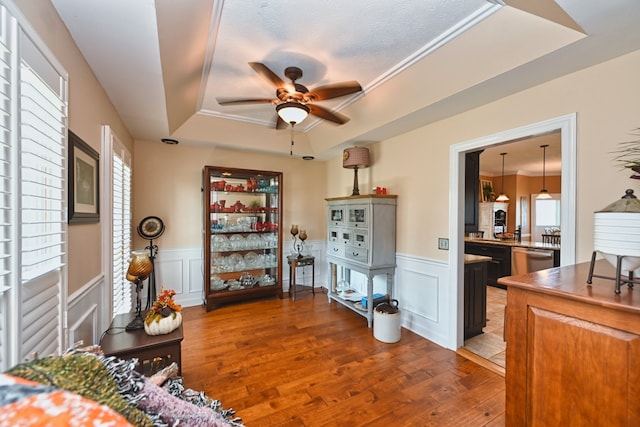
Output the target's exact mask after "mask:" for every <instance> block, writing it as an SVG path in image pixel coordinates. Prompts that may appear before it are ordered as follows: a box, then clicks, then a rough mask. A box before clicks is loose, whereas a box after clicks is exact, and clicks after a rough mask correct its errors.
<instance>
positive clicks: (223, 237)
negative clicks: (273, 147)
mask: <svg viewBox="0 0 640 427" xmlns="http://www.w3.org/2000/svg"><path fill="white" fill-rule="evenodd" d="M281 184H282V173H280V172H267V171H259V170H249V169H234V168H225V167H218V166H205V167H204V169H203V193H204V286H205V297H206V301H205V305H206V309H207V311H210V310H212V309H213V308H215V307H216V306H218V305H220V304H224V303H226V302H232V301H240V300H245V299H253V298H259V297H266V296H273V295H278V296H279V297H280V298H282V256H281V253H282V249H281V248H282V229H281V224H282V196H281V195H282V186H281Z"/></svg>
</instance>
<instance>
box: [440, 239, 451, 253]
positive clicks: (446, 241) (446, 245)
mask: <svg viewBox="0 0 640 427" xmlns="http://www.w3.org/2000/svg"><path fill="white" fill-rule="evenodd" d="M438 249H441V250H443V251H448V250H449V239H447V238H444V237H439V238H438Z"/></svg>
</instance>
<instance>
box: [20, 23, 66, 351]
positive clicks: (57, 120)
mask: <svg viewBox="0 0 640 427" xmlns="http://www.w3.org/2000/svg"><path fill="white" fill-rule="evenodd" d="M20 47H21V50H20V89H19V91H20V112H19V117H20V153H21V160H20V161H21V168H20V174H21V176H20V183H21V189H20V193H21V198H20V199H21V206H20V212H21V261H20V262H21V267H22V268H21V282H22V285H23V287H22V310H23V313H24V314H23V324H22V354H21V357H23V358H24V357H27V356H29V355H32V354H34V353H37V354H41V355H46V354H51V353H55V352H60V351H61V350H62V346H63V344H64V343H63V336H64V330H63V328H62V323H63V322H62V304H61V302H62V298H63V297H65V296H66V295H65V294H66V286H65V285H66V278H65V276H66V274H64V273H65V272H66V271H64V270H63V267H64V264H65V261H66V255H65V251H66V231H67V229H66V221H67V215H66V194H67V192H66V184H67V181H66V151H65V148H66V120H67V117H66V112H67V111H66V110H67V105H66V79H65V77H64V76H62V75H61V74H60V73H59V72H58V70H57V69H56V68H55V67H54V66H53V65H52V64H51V63H50V61H49V60H48V58H47V57H46V56H45V55H44V54H43V53H42V51H41V50H40V49H39V48H38V47H36V45H35V44H34V43H33V42H32V40H31V39H30V38H29V37H28V36H27V35H26V34H25V33H24V32H21V33H20Z"/></svg>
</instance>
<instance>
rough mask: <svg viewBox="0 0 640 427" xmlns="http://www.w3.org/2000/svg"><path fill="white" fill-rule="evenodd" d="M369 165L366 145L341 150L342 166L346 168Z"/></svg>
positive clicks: (369, 160) (360, 167)
mask: <svg viewBox="0 0 640 427" xmlns="http://www.w3.org/2000/svg"><path fill="white" fill-rule="evenodd" d="M370 165H371V159H370V158H369V149H368V148H367V147H351V148H347V149H345V150H344V151H343V152H342V167H343V168H347V169H355V168H359V169H362V168H366V167H369V166H370Z"/></svg>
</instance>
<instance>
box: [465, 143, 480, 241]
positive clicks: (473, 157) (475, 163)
mask: <svg viewBox="0 0 640 427" xmlns="http://www.w3.org/2000/svg"><path fill="white" fill-rule="evenodd" d="M480 153H482V150H480V151H474V152H473V153H467V154H466V155H465V169H464V170H465V173H464V231H465V233H469V232H473V231H478V209H479V204H478V203H479V201H480V200H479V194H480Z"/></svg>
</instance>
